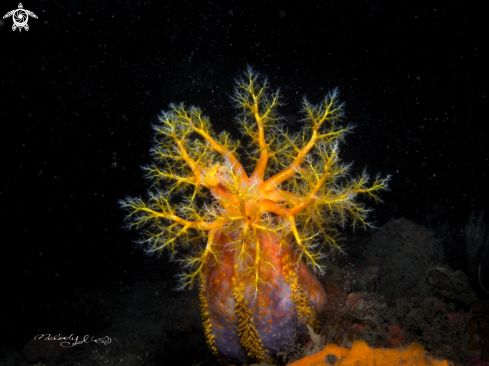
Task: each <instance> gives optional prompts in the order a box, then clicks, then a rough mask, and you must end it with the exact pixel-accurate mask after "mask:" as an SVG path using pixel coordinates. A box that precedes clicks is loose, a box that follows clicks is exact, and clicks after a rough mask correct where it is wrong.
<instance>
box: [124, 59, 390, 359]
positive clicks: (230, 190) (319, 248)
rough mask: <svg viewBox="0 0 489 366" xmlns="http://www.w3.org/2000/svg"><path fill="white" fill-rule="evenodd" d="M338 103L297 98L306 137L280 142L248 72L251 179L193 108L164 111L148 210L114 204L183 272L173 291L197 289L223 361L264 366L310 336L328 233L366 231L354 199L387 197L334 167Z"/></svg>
mask: <svg viewBox="0 0 489 366" xmlns="http://www.w3.org/2000/svg"><path fill="white" fill-rule="evenodd" d="M337 98H338V94H337V92H336V91H333V92H331V93H329V94H328V95H327V96H326V98H325V99H324V101H323V102H322V103H321V104H319V105H312V104H310V103H309V102H308V101H307V100H306V99H304V101H303V113H304V120H305V128H304V130H303V131H302V132H301V133H299V134H296V135H291V134H288V133H287V132H286V131H284V129H283V126H281V124H280V117H279V115H278V114H277V108H278V107H279V105H280V98H279V93H278V92H277V93H274V94H270V93H269V92H268V83H267V82H266V81H264V82H260V81H259V78H258V74H257V73H255V72H253V71H252V70H251V69H250V68H248V71H247V72H246V77H245V79H244V80H240V81H239V82H238V85H237V88H236V93H235V97H234V101H235V103H236V104H237V106H238V107H239V109H240V111H241V113H240V115H239V118H238V120H239V123H240V125H241V127H242V131H243V133H244V134H245V135H246V136H248V137H249V138H250V140H251V146H252V147H253V148H254V151H253V152H252V153H251V154H250V155H251V158H252V159H254V161H255V165H254V169H253V171H250V172H248V171H247V170H246V169H245V168H244V167H243V165H242V162H240V160H239V159H238V149H239V144H238V143H237V142H234V141H232V140H231V137H230V135H229V134H228V133H227V132H222V133H220V134H219V135H218V136H216V135H215V133H214V132H213V131H212V129H211V124H210V122H209V120H208V118H207V117H205V116H203V114H202V111H201V110H200V109H199V108H196V107H190V108H186V107H185V106H184V105H183V104H180V105H171V106H170V111H168V112H164V113H163V114H162V116H160V118H159V120H160V123H159V124H157V125H155V126H154V129H155V131H156V136H157V138H156V141H155V146H154V148H153V149H152V154H153V156H154V158H155V161H156V163H155V164H154V165H153V166H149V167H146V168H145V169H146V172H147V176H148V177H149V178H150V179H151V180H152V181H153V182H154V184H153V189H152V190H150V191H149V198H148V200H143V199H141V198H126V199H125V200H123V201H121V205H122V206H123V207H124V208H126V209H127V210H128V211H129V215H128V216H127V224H128V226H129V227H136V228H139V229H142V232H143V236H142V238H141V241H140V243H141V244H144V245H145V247H146V249H147V251H149V252H161V251H162V250H164V249H167V250H168V252H169V253H170V255H171V256H172V257H173V258H174V259H176V260H180V261H183V262H184V263H185V267H186V269H187V271H186V272H185V273H183V274H180V279H181V288H184V287H187V286H192V285H193V284H194V283H196V282H197V281H198V282H199V283H200V286H201V299H202V310H203V315H204V326H205V330H206V337H207V340H208V343H209V346H210V347H211V349H212V350H213V351H214V353H216V355H218V356H219V357H220V358H221V360H223V362H224V363H226V362H228V363H236V364H239V363H246V362H248V361H250V360H253V361H266V362H272V360H273V357H274V356H275V355H276V353H277V352H278V351H280V350H283V348H284V347H285V344H286V343H287V342H289V341H290V340H291V339H292V338H291V337H297V335H299V336H300V335H304V334H306V335H307V329H306V326H305V325H306V324H310V325H311V326H313V327H316V328H318V327H319V323H320V318H321V314H322V311H323V309H324V307H325V306H326V294H325V293H324V290H323V288H322V286H321V285H320V283H319V282H318V281H317V279H316V278H315V277H314V276H313V275H312V274H311V272H310V270H309V269H312V270H313V271H315V272H318V273H321V272H322V271H323V268H322V266H321V264H320V261H319V259H320V258H322V257H323V256H324V255H325V251H324V248H328V247H329V248H339V249H340V250H341V248H340V246H339V244H338V238H337V236H336V234H335V226H337V225H344V224H345V223H346V222H347V221H348V220H350V219H351V220H352V225H353V226H357V225H360V226H364V227H365V226H367V225H369V224H368V223H367V221H366V215H367V213H368V211H369V210H367V209H366V208H365V207H364V206H363V205H362V204H360V203H359V202H357V201H356V200H355V198H356V196H357V195H358V194H361V193H366V194H368V195H369V196H371V197H373V198H374V199H376V200H377V196H376V192H377V191H378V190H380V189H384V188H386V185H387V180H388V177H387V178H383V179H381V178H378V177H377V178H376V179H375V180H374V181H373V183H372V184H369V183H368V177H367V175H366V173H365V172H364V173H363V174H362V175H361V176H360V177H358V178H351V177H350V176H349V174H348V170H349V166H347V165H344V164H341V163H340V160H339V157H338V154H339V142H340V141H342V140H343V138H344V136H345V134H346V133H347V132H348V130H349V127H342V126H338V125H337V122H338V121H339V120H340V118H341V116H342V105H341V104H338V101H337ZM158 187H159V189H158ZM180 252H181V253H184V254H183V255H182V256H179V254H178V253H180Z"/></svg>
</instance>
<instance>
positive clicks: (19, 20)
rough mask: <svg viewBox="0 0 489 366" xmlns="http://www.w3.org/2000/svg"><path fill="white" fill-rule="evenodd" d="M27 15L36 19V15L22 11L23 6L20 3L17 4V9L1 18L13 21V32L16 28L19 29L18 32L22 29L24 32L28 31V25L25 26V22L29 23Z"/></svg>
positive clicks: (28, 11)
mask: <svg viewBox="0 0 489 366" xmlns="http://www.w3.org/2000/svg"><path fill="white" fill-rule="evenodd" d="M29 15H30V16H31V17H33V18H36V19H38V18H37V15H36V14H34V13H33V12H32V11H30V10H26V9H24V6H23V5H22V3H19V8H18V9H15V10H12V11H9V12H8V13H7V14H5V15H4V16H3V19H5V18H8V17H10V16H11V17H12V20H13V21H14V24H13V25H12V30H13V31H15V30H16V29H17V28H19V32H21V31H22V28H25V30H26V31H28V30H29V25H27V22H28V21H29Z"/></svg>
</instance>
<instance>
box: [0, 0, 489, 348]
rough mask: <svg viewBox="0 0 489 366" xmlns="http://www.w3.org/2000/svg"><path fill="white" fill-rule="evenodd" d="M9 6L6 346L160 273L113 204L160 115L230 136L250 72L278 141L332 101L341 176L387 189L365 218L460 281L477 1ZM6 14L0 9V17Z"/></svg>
mask: <svg viewBox="0 0 489 366" xmlns="http://www.w3.org/2000/svg"><path fill="white" fill-rule="evenodd" d="M23 5H24V8H25V9H28V10H30V11H32V12H34V13H35V14H36V15H37V16H38V19H34V18H30V19H29V23H28V24H29V26H30V29H29V31H28V32H26V31H25V30H23V31H22V32H19V31H18V30H17V31H15V32H12V29H11V26H12V19H11V18H8V19H4V20H2V21H0V46H1V53H0V61H1V64H2V67H1V74H0V75H1V78H0V105H1V107H0V121H1V122H2V123H1V128H2V129H1V131H2V132H1V140H2V152H1V153H2V155H1V161H2V169H1V186H0V200H1V209H2V215H1V216H2V220H1V225H2V226H1V227H2V236H1V243H2V244H1V248H2V252H1V253H2V254H1V258H2V260H3V261H2V262H3V264H2V270H3V272H4V273H3V274H2V284H3V286H2V287H3V288H2V295H0V297H1V298H2V301H1V307H0V309H1V310H0V312H1V322H2V323H1V324H0V326H1V329H2V331H1V333H2V337H4V338H5V340H2V343H3V344H4V343H5V342H8V343H10V344H15V345H18V344H19V345H22V344H25V343H26V342H27V340H28V339H30V338H31V336H32V334H36V331H38V330H44V329H46V327H47V326H48V325H50V324H51V325H52V324H55V325H56V316H57V313H58V309H57V306H58V304H59V303H61V302H62V301H64V300H65V299H67V298H72V297H73V296H74V294H76V293H77V291H78V292H79V291H86V290H89V289H90V290H93V289H97V288H99V287H100V288H102V287H103V286H107V284H108V283H109V284H111V285H113V286H123V285H124V284H127V283H131V281H134V280H135V279H136V278H140V276H143V274H144V273H146V274H147V273H150V270H154V269H155V268H160V267H162V266H165V270H167V271H168V272H169V273H173V267H174V264H171V263H168V260H167V259H166V258H161V259H157V258H156V257H148V256H146V255H144V253H143V252H142V250H141V249H140V248H139V247H137V246H136V245H135V244H133V243H132V241H133V240H135V239H136V238H137V233H136V232H127V231H125V230H123V229H122V228H121V226H122V225H123V218H124V214H125V213H124V212H123V211H122V210H121V209H120V208H119V206H118V203H117V202H118V200H119V199H122V198H124V197H125V196H144V195H145V193H146V190H147V188H148V186H149V183H148V182H147V181H146V180H145V179H144V178H143V171H142V170H141V169H140V166H142V165H146V164H149V163H150V155H149V149H150V147H151V144H152V134H153V131H152V129H151V124H153V123H155V122H157V115H158V114H159V113H160V111H161V110H166V109H167V108H168V105H169V103H171V102H176V103H178V102H182V101H185V103H186V104H187V105H198V106H200V107H201V108H202V109H203V110H204V113H205V114H206V115H208V116H210V118H211V121H212V123H213V125H214V128H215V130H216V131H221V130H223V129H227V130H228V131H230V132H231V133H232V134H233V136H234V137H235V138H240V134H239V132H238V130H237V128H235V127H234V126H235V125H234V124H233V122H234V116H235V112H236V111H235V109H234V107H233V105H232V103H231V101H230V96H231V95H232V93H233V88H234V84H235V79H236V78H238V77H240V76H242V75H243V72H244V71H245V69H246V67H247V65H250V66H252V67H253V68H254V69H255V70H256V71H258V72H259V73H260V74H261V75H262V76H265V77H268V80H269V82H270V85H271V87H272V89H276V88H280V89H281V92H282V95H283V101H284V103H285V105H284V106H283V107H282V109H281V112H282V115H284V116H286V117H287V118H286V121H287V122H289V126H290V128H291V129H297V128H298V124H299V122H294V121H295V119H300V114H299V113H298V112H299V110H300V103H301V98H302V97H303V96H304V95H306V94H307V97H308V99H309V100H310V101H311V102H313V103H319V102H320V101H321V99H322V98H323V97H324V95H325V94H326V93H327V91H328V90H330V89H332V88H334V87H338V88H339V90H340V98H341V100H342V101H344V102H345V103H346V104H345V113H346V120H345V122H346V123H352V124H354V125H356V129H355V130H354V133H353V134H350V135H349V136H348V137H347V141H346V144H344V145H343V146H342V150H341V156H342V158H343V160H344V161H345V162H354V165H353V169H352V172H353V174H355V175H356V174H360V173H361V171H362V170H363V168H364V167H366V168H367V170H368V172H369V173H370V174H371V175H375V174H376V173H377V172H380V173H381V174H383V175H386V174H391V175H392V180H391V183H390V191H389V192H383V193H382V195H381V196H382V199H383V201H384V202H383V203H382V204H374V203H371V202H370V203H369V204H370V205H371V206H372V207H374V208H375V210H374V212H373V214H372V216H371V219H372V221H374V222H375V223H376V225H377V226H382V225H383V224H385V223H386V222H387V221H388V220H389V219H391V218H398V217H402V216H403V217H405V218H407V219H409V220H413V221H415V222H417V223H420V224H423V225H426V226H428V227H430V228H432V229H434V230H438V232H441V233H444V235H445V240H446V243H447V244H446V247H447V252H448V254H449V257H450V263H451V265H452V266H453V267H454V268H465V267H464V266H466V264H465V260H464V252H463V250H464V249H463V247H464V242H463V236H461V235H460V233H461V230H462V229H463V226H464V225H465V223H466V222H467V218H468V216H469V214H470V212H471V211H472V210H473V209H483V208H485V207H489V195H488V192H487V188H488V185H487V174H488V165H489V163H488V155H487V152H488V148H487V142H486V139H487V136H488V132H487V124H488V120H487V114H486V112H487V97H486V96H487V87H488V85H487V65H488V64H489V63H488V61H489V60H488V57H487V45H488V40H487V37H485V36H483V35H484V34H486V33H487V13H486V12H485V7H484V6H483V5H482V3H480V5H478V6H473V5H472V6H468V5H465V3H464V2H454V1H442V2H439V4H437V5H433V4H428V3H425V4H424V5H419V4H413V3H412V2H400V1H398V2H389V3H379V2H368V1H363V2H347V1H344V2H342V3H339V2H325V1H302V2H301V1H294V2H291V3H290V4H289V5H286V4H285V2H283V1H262V2H259V1H216V2H208V1H146V2H138V1H62V2H57V1H25V2H23ZM16 7H17V1H2V3H1V6H0V13H2V15H3V14H5V13H7V12H8V11H10V10H12V9H15V8H16ZM358 235H361V233H360V232H359V233H358ZM460 238H462V239H460ZM73 316H74V317H76V316H77V315H76V314H74V315H73ZM56 326H58V329H52V330H50V331H51V332H54V333H58V332H61V333H62V332H68V334H69V333H72V331H71V330H70V329H67V330H63V329H59V328H62V326H61V325H59V324H57V325H56Z"/></svg>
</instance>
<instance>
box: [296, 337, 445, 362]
mask: <svg viewBox="0 0 489 366" xmlns="http://www.w3.org/2000/svg"><path fill="white" fill-rule="evenodd" d="M313 365H314V366H329V365H334V366H358V365H361V366H384V365H385V366H400V365H402V366H450V365H453V364H451V363H449V362H448V361H436V360H434V359H432V358H431V357H429V356H428V355H426V354H425V349H424V348H423V346H421V345H419V344H417V343H411V346H409V348H408V349H406V350H401V349H381V348H370V347H369V346H368V345H367V343H365V341H355V342H354V343H353V346H352V347H351V349H348V348H342V347H339V346H337V345H336V344H327V345H326V347H324V349H323V350H322V351H320V352H318V353H315V354H313V355H311V356H307V357H304V358H301V359H300V360H298V361H295V362H293V363H291V364H289V366H313Z"/></svg>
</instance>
